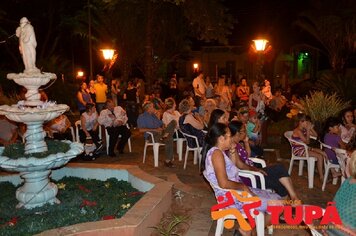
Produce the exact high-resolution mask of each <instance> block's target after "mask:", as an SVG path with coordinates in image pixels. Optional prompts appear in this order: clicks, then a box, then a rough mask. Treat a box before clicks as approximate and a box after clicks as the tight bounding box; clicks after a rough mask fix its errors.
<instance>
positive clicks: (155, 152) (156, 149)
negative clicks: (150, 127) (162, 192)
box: [142, 132, 165, 167]
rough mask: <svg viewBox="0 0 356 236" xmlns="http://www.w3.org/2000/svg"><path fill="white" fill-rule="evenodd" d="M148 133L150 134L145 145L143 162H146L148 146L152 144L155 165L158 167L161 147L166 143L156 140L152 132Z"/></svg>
mask: <svg viewBox="0 0 356 236" xmlns="http://www.w3.org/2000/svg"><path fill="white" fill-rule="evenodd" d="M146 134H148V135H149V139H146V140H145V147H144V149H143V161H142V162H143V163H145V160H146V150H147V147H149V146H152V149H153V160H154V166H155V167H158V157H159V147H160V146H164V145H165V144H164V143H159V142H156V141H155V138H154V136H153V133H152V132H146ZM150 139H151V140H150Z"/></svg>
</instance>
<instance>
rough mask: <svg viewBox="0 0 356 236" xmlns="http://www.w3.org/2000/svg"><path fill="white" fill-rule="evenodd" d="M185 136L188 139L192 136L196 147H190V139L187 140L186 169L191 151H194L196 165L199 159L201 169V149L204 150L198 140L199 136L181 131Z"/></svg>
mask: <svg viewBox="0 0 356 236" xmlns="http://www.w3.org/2000/svg"><path fill="white" fill-rule="evenodd" d="M180 132H181V133H182V134H183V136H184V137H185V138H186V139H188V138H191V139H193V140H194V142H195V147H189V145H188V140H187V147H186V149H185V157H184V167H183V168H184V169H185V168H186V167H187V159H188V155H189V152H190V151H192V152H193V153H194V165H196V164H197V161H198V159H199V170H200V165H201V158H202V156H201V150H202V147H200V146H199V141H198V138H197V137H196V136H194V135H190V134H187V133H184V132H183V131H180Z"/></svg>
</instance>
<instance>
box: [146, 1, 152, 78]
mask: <svg viewBox="0 0 356 236" xmlns="http://www.w3.org/2000/svg"><path fill="white" fill-rule="evenodd" d="M152 10H153V6H152V2H151V1H150V0H148V1H147V21H146V46H145V77H146V85H151V84H152V81H153V53H152V52H153V46H152V24H153V12H152Z"/></svg>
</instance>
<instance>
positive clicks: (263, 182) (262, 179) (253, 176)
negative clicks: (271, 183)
mask: <svg viewBox="0 0 356 236" xmlns="http://www.w3.org/2000/svg"><path fill="white" fill-rule="evenodd" d="M249 159H250V160H251V161H253V162H255V163H259V164H261V165H262V168H264V167H266V162H265V161H264V160H262V159H260V158H251V157H250V158H249ZM239 176H240V177H245V178H248V179H250V182H251V187H252V188H258V186H257V179H256V177H258V178H259V180H260V184H261V186H260V189H262V190H266V180H265V177H264V175H263V174H262V173H260V172H257V171H252V170H239Z"/></svg>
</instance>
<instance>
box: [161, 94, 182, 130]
mask: <svg viewBox="0 0 356 236" xmlns="http://www.w3.org/2000/svg"><path fill="white" fill-rule="evenodd" d="M164 104H165V107H166V111H165V112H164V113H163V116H162V121H163V124H164V125H165V126H167V125H168V124H169V123H170V122H171V121H172V120H175V121H176V122H177V127H176V128H179V125H178V122H179V117H180V113H179V111H177V110H176V107H177V105H176V102H175V101H174V99H173V98H167V99H166V100H165V101H164Z"/></svg>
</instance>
